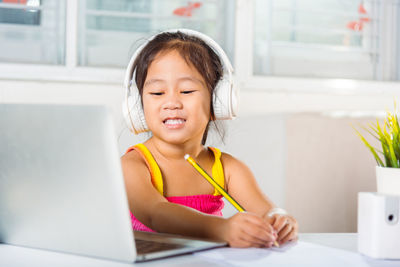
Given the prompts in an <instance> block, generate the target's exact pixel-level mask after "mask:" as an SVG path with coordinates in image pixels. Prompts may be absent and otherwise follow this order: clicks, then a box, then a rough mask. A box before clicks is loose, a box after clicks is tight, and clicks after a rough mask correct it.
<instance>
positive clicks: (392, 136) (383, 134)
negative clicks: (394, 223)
mask: <svg viewBox="0 0 400 267" xmlns="http://www.w3.org/2000/svg"><path fill="white" fill-rule="evenodd" d="M396 110H397V109H396V103H395V112H394V113H390V112H389V111H388V112H387V115H386V117H385V121H384V123H383V125H381V124H380V123H379V120H377V121H376V124H374V123H371V124H369V125H368V128H364V129H365V130H366V131H367V132H368V133H369V134H371V135H372V136H373V137H375V138H376V139H377V140H378V141H379V142H380V145H381V150H379V149H377V148H374V147H373V146H372V145H371V144H370V143H369V142H368V141H367V140H366V139H365V138H364V137H363V135H362V134H361V133H360V132H359V131H357V130H356V129H355V131H356V133H357V134H358V136H359V137H360V138H361V140H362V142H363V143H364V144H365V145H366V146H367V148H368V149H369V150H370V151H371V153H372V155H373V156H374V158H375V160H376V163H377V164H378V166H376V180H377V191H378V193H383V194H390V195H400V126H399V120H398V118H397V113H396ZM381 157H383V158H381Z"/></svg>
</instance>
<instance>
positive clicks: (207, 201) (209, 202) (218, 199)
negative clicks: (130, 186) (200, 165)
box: [126, 144, 225, 232]
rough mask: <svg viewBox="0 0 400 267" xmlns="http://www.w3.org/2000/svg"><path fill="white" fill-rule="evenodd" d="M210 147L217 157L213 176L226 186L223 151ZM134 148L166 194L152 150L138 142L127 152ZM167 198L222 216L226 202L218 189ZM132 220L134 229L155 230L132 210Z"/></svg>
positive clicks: (152, 179)
mask: <svg viewBox="0 0 400 267" xmlns="http://www.w3.org/2000/svg"><path fill="white" fill-rule="evenodd" d="M209 149H210V150H211V151H213V153H214V157H215V161H214V165H213V167H212V176H213V178H214V180H215V181H216V182H217V183H218V184H219V185H221V186H222V187H224V184H225V179H224V172H223V168H222V163H221V152H220V151H219V150H218V149H217V148H213V147H209ZM132 150H136V151H137V152H139V154H140V155H141V156H142V157H143V158H144V160H145V162H146V164H147V167H148V168H149V171H150V174H151V181H152V184H153V185H154V187H155V188H156V189H157V190H158V191H159V192H160V194H161V195H164V193H163V180H162V175H161V171H160V168H159V167H158V165H157V163H156V161H155V159H154V158H153V156H152V155H151V153H150V151H149V150H148V149H147V147H146V146H145V145H143V144H137V145H135V146H133V147H130V148H129V149H128V150H127V152H126V153H128V152H130V151H132ZM165 198H166V199H167V200H168V201H169V202H171V203H176V204H180V205H184V206H187V207H190V208H193V209H196V210H198V211H200V212H204V213H207V214H211V215H217V216H222V208H223V207H224V202H223V200H222V195H220V194H219V193H218V191H217V190H215V191H214V194H213V195H193V196H172V197H165ZM131 220H132V227H133V230H135V231H146V232H155V231H154V230H152V229H150V228H149V227H147V226H146V225H144V224H143V223H141V222H140V221H139V220H138V219H137V218H136V217H135V216H134V215H133V214H132V212H131Z"/></svg>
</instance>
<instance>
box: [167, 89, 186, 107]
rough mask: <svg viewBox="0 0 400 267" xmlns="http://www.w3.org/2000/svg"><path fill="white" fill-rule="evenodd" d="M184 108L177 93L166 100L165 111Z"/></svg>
mask: <svg viewBox="0 0 400 267" xmlns="http://www.w3.org/2000/svg"><path fill="white" fill-rule="evenodd" d="M182 106H183V105H182V102H181V100H180V98H179V95H178V94H175V93H174V94H169V95H167V98H166V99H165V102H164V104H163V108H164V109H181V108H182Z"/></svg>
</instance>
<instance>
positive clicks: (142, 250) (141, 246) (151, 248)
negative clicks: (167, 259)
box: [135, 239, 184, 254]
mask: <svg viewBox="0 0 400 267" xmlns="http://www.w3.org/2000/svg"><path fill="white" fill-rule="evenodd" d="M135 243H136V250H137V252H138V254H146V253H150V252H159V251H165V250H171V249H177V248H182V247H184V245H179V244H171V243H162V242H156V241H148V240H142V239H135Z"/></svg>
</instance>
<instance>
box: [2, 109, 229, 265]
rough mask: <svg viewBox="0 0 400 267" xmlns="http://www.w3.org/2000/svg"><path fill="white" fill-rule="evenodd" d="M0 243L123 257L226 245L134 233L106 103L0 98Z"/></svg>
mask: <svg viewBox="0 0 400 267" xmlns="http://www.w3.org/2000/svg"><path fill="white" fill-rule="evenodd" d="M135 240H136V242H135ZM0 242H2V243H8V244H13V245H21V246H27V247H33V248H42V249H48V250H54V251H61V252H68V253H75V254H81V255H88V256H94V257H101V258H107V259H113V260H119V261H126V262H133V261H144V260H148V259H155V258H161V257H168V256H172V255H179V254H185V253H189V252H193V251H198V250H204V249H209V248H215V247H220V246H224V245H226V244H225V243H221V242H212V241H208V240H198V239H191V238H184V237H180V236H175V235H167V234H154V233H145V232H133V231H132V225H131V220H130V215H129V208H128V203H127V197H126V192H125V187H124V180H123V176H122V171H121V166H120V156H119V152H118V148H117V138H116V133H115V130H114V128H113V122H112V118H111V115H110V114H109V112H107V109H106V108H105V107H102V106H74V105H42V104H40V105H39V104H0ZM142 246H143V249H144V251H140V249H139V248H142Z"/></svg>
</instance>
